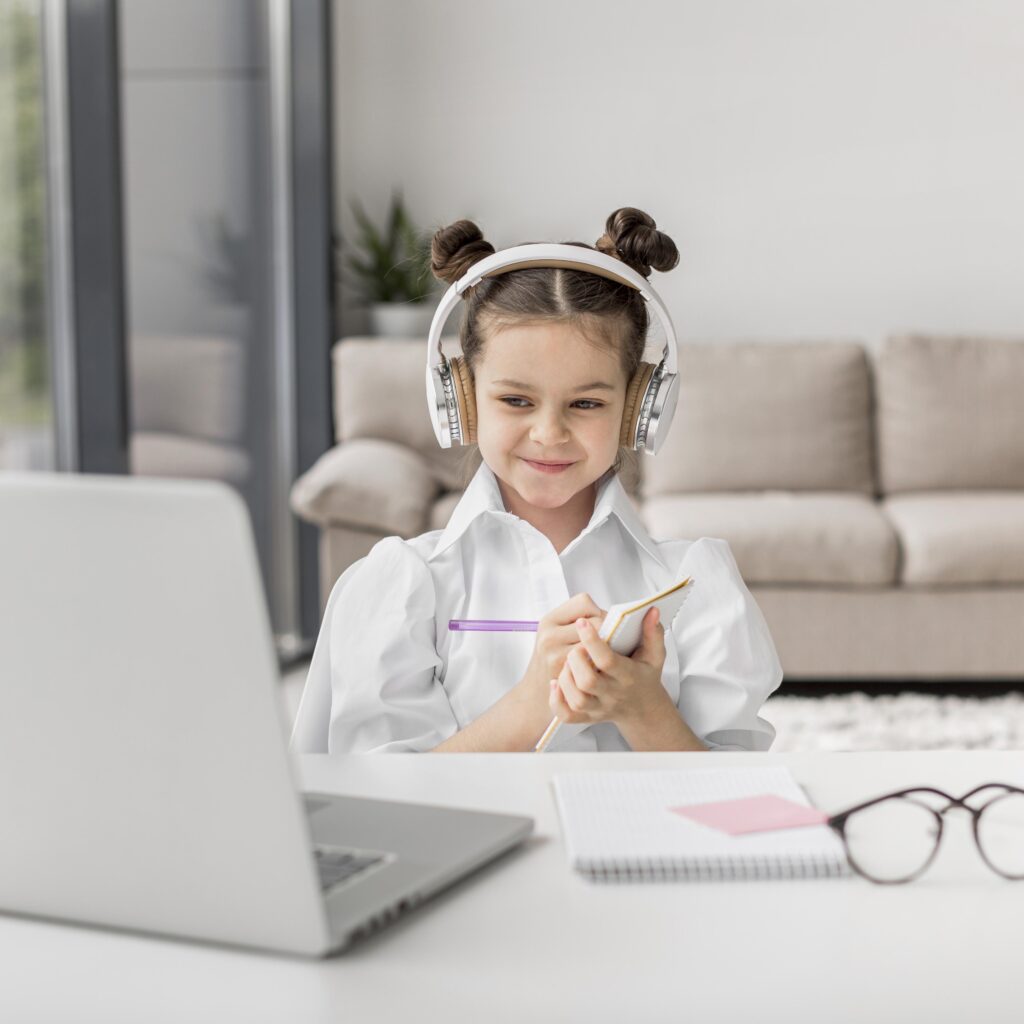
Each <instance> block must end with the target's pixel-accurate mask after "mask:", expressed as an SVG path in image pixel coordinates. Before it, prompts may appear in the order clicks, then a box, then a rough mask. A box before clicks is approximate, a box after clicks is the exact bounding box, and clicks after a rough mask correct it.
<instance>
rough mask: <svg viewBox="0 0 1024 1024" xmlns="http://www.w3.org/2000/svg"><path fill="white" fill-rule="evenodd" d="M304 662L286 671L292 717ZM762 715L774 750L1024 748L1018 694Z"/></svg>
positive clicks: (783, 698)
mask: <svg viewBox="0 0 1024 1024" xmlns="http://www.w3.org/2000/svg"><path fill="white" fill-rule="evenodd" d="M307 670H308V665H306V664H300V665H296V666H294V667H292V668H291V669H290V670H289V671H288V672H286V673H285V674H284V678H283V680H282V682H283V683H284V686H283V687H282V690H283V693H282V696H283V697H284V703H285V712H286V714H287V716H288V720H289V721H292V720H294V717H295V711H296V709H297V708H298V704H299V697H300V696H301V694H302V687H303V684H304V683H305V679H306V672H307ZM761 716H762V718H765V719H767V720H768V721H769V722H771V723H772V725H774V726H775V732H776V736H775V742H774V743H773V744H772V750H773V751H789V750H951V749H955V750H966V749H979V750H1024V693H1019V692H1013V693H1008V694H1001V695H999V696H996V697H958V696H948V695H942V694H931V693H894V694H882V695H878V696H875V695H871V694H867V693H862V692H860V691H854V692H853V693H843V694H823V695H821V696H818V697H797V696H790V695H788V694H777V695H775V696H774V697H769V698H768V700H767V701H766V702H765V705H764V707H763V709H762V710H761Z"/></svg>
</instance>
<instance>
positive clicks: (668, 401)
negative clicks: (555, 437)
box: [426, 242, 679, 455]
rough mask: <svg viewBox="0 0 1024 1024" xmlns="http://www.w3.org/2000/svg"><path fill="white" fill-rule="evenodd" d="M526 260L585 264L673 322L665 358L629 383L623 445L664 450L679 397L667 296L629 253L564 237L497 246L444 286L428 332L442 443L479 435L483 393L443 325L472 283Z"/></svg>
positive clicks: (433, 414) (433, 407)
mask: <svg viewBox="0 0 1024 1024" xmlns="http://www.w3.org/2000/svg"><path fill="white" fill-rule="evenodd" d="M526 267H562V268H568V269H571V270H583V271H586V272H587V273H590V274H597V275H599V276H600V277H607V278H609V279H610V280H612V281H618V282H619V283H620V284H626V285H629V287H630V288H635V289H636V290H637V291H638V292H639V293H640V294H641V295H642V296H643V297H644V299H645V300H646V302H647V304H648V305H649V306H650V307H652V308H653V309H654V311H655V313H657V314H658V319H659V320H660V321H661V324H662V326H663V327H664V329H665V347H664V351H663V352H662V357H661V362H659V363H658V364H657V365H655V364H654V363H643V362H642V363H641V364H640V365H639V367H637V370H636V373H634V374H633V379H632V380H631V381H630V382H629V384H628V386H627V387H626V405H625V408H624V409H623V411H622V427H621V429H620V431H619V446H620V447H623V448H631V449H633V450H635V451H639V450H641V449H643V450H644V451H647V452H650V453H651V454H652V455H654V454H656V453H657V451H658V448H659V447H660V446H661V444H662V442H664V440H665V437H666V435H667V434H668V430H669V426H670V425H671V423H672V416H673V415H674V413H675V411H676V402H677V400H678V398H679V377H678V368H679V367H678V358H679V351H678V348H679V346H678V343H677V341H676V332H675V329H674V328H673V326H672V320H671V318H670V317H669V315H668V310H667V309H666V308H665V304H664V303H663V302H662V301H661V299H660V298H659V296H658V293H657V292H656V291H655V290H654V289H653V288H652V287H651V285H650V282H649V281H648V280H647V279H646V278H645V277H643V276H642V275H641V274H638V273H637V272H636V271H635V270H634V269H633V268H632V267H628V266H626V264H624V263H623V262H622V261H621V260H617V259H615V258H614V257H612V256H608V255H606V254H605V253H603V252H599V251H598V250H596V249H586V248H583V247H582V246H578V245H565V244H562V243H557V242H531V243H529V244H527V245H514V246H512V247H510V248H508V249H502V250H501V251H500V252H496V253H492V254H491V255H490V256H487V257H485V258H484V259H482V260H480V261H479V262H478V263H474V264H473V266H471V267H470V268H469V270H467V271H466V273H465V274H463V275H462V277H461V278H460V279H459V280H458V281H456V282H455V283H454V284H453V285H451V287H449V289H448V291H446V292H445V293H444V296H443V297H442V299H441V301H440V303H439V304H438V307H437V310H436V311H435V313H434V319H433V321H432V322H431V324H430V335H429V338H428V340H427V372H426V384H427V406H428V408H429V409H430V420H431V423H433V425H434V436H435V437H436V438H437V443H438V444H439V445H440V446H441V447H442V448H451V447H452V445H453V444H459V445H467V444H472V443H473V442H475V441H476V394H475V392H474V390H473V376H472V374H471V373H470V371H469V366H468V365H467V364H466V360H465V357H464V356H452V358H451V361H450V362H449V360H448V359H447V358H446V357H445V355H444V353H443V352H442V351H441V330H442V328H443V327H444V324H445V321H446V320H447V319H448V317H449V315H450V314H451V312H452V310H453V309H454V308H455V306H456V305H457V304H458V302H459V299H461V298H462V294H463V292H465V291H466V289H467V288H472V287H473V286H474V285H477V284H479V283H480V281H481V280H483V278H485V277H497V276H498V275H499V274H505V273H508V271H510V270H522V269H524V268H526Z"/></svg>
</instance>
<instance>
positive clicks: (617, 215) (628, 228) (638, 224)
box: [595, 206, 679, 277]
mask: <svg viewBox="0 0 1024 1024" xmlns="http://www.w3.org/2000/svg"><path fill="white" fill-rule="evenodd" d="M595 248H597V249H598V250H600V251H601V252H603V253H607V255H609V256H613V257H615V258H616V259H620V260H622V262H623V263H625V264H626V266H628V267H632V268H633V270H635V271H636V272H637V273H638V274H640V276H641V277H650V276H651V268H652V267H653V268H654V269H655V270H659V271H661V272H665V271H666V270H671V269H672V268H673V267H675V266H676V265H677V264H678V263H679V250H678V249H677V248H676V243H675V242H673V241H672V239H671V238H669V236H668V235H666V234H665V232H664V231H659V230H658V229H657V225H656V224H655V223H654V218H653V217H651V216H650V215H649V214H646V213H644V211H643V210H638V209H637V208H636V207H635V206H620V207H619V209H617V210H616V211H615V212H614V213H613V214H611V215H610V216H609V217H608V220H606V221H605V225H604V234H603V235H602V236H601V237H600V238H599V239H598V240H597V242H596V243H595Z"/></svg>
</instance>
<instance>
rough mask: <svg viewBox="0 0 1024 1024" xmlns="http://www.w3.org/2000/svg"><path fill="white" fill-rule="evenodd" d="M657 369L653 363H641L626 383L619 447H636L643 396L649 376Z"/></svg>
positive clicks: (649, 379)
mask: <svg viewBox="0 0 1024 1024" xmlns="http://www.w3.org/2000/svg"><path fill="white" fill-rule="evenodd" d="M656 369H657V367H656V366H655V364H654V363H641V364H640V365H639V366H638V367H637V370H636V373H634V374H633V379H632V380H631V381H630V382H629V384H627V385H626V404H625V405H624V406H623V408H622V428H621V429H620V431H619V447H621V448H630V449H634V450H635V449H636V424H637V419H638V418H639V416H640V410H641V409H642V408H643V405H644V396H645V395H646V394H647V387H648V385H649V384H650V382H651V377H652V376H653V375H654V371H655V370H656Z"/></svg>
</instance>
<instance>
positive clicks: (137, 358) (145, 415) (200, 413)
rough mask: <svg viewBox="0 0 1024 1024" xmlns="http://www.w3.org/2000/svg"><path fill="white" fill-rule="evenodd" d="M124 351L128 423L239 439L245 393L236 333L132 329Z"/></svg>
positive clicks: (243, 356)
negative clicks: (182, 333)
mask: <svg viewBox="0 0 1024 1024" xmlns="http://www.w3.org/2000/svg"><path fill="white" fill-rule="evenodd" d="M129 355H130V359H129V360H128V363H129V373H130V375H131V387H130V389H129V394H130V398H131V419H132V427H133V429H135V430H137V431H140V432H145V433H149V434H180V435H182V436H184V437H201V438H205V439H206V440H208V441H240V440H241V438H242V435H243V433H244V431H245V407H246V400H247V395H248V393H247V391H246V379H245V374H246V353H245V344H244V342H243V341H242V340H241V339H240V338H227V337H219V336H216V335H214V336H211V337H186V336H180V337H179V336H176V335H148V334H135V335H133V337H132V343H131V351H130V352H129Z"/></svg>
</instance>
